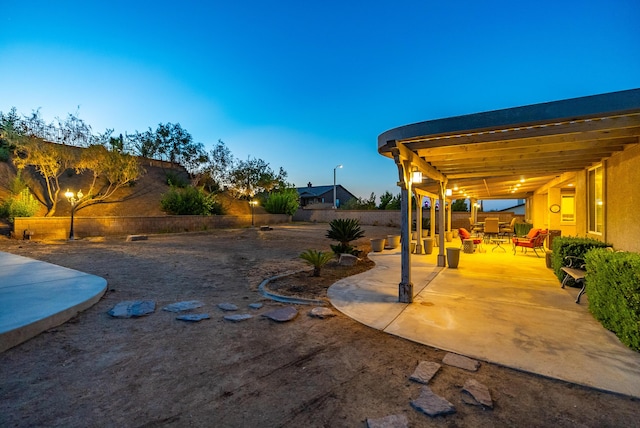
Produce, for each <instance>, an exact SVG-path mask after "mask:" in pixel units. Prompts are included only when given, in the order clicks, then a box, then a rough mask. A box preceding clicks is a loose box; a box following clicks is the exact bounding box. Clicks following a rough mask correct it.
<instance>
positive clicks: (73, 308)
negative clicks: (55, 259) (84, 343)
mask: <svg viewBox="0 0 640 428" xmlns="http://www.w3.org/2000/svg"><path fill="white" fill-rule="evenodd" d="M106 289H107V281H106V280H105V279H104V278H101V277H98V276H95V275H89V274H86V273H83V272H79V271H76V270H73V269H67V268H64V267H61V266H56V265H53V264H50V263H45V262H40V261H36V260H32V259H28V258H26V257H21V256H16V255H13V254H9V253H4V252H0V302H2V305H1V306H0V352H2V351H4V350H6V349H9V348H11V347H13V346H16V345H18V344H20V343H22V342H24V341H26V340H28V339H30V338H32V337H34V336H36V335H38V334H40V333H42V332H43V331H45V330H48V329H50V328H52V327H55V326H57V325H60V324H62V323H64V322H66V321H68V320H69V319H71V318H72V317H74V316H75V315H76V314H77V313H78V312H81V311H83V310H85V309H87V308H89V307H91V306H92V305H94V304H95V303H97V302H98V301H99V300H100V298H101V297H102V295H103V294H104V292H105V291H106Z"/></svg>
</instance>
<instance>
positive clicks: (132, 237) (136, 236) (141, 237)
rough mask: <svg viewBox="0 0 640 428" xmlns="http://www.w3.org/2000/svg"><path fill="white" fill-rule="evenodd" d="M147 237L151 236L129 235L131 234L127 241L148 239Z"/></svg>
mask: <svg viewBox="0 0 640 428" xmlns="http://www.w3.org/2000/svg"><path fill="white" fill-rule="evenodd" d="M147 239H149V237H148V236H147V235H129V236H127V239H126V241H127V242H132V241H146V240H147Z"/></svg>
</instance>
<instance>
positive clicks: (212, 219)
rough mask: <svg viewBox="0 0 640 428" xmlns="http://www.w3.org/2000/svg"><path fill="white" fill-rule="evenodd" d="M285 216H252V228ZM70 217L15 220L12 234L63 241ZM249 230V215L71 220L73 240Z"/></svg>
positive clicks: (289, 219)
mask: <svg viewBox="0 0 640 428" xmlns="http://www.w3.org/2000/svg"><path fill="white" fill-rule="evenodd" d="M290 221H291V216H288V215H285V214H255V215H254V224H255V225H256V226H261V225H267V224H268V225H271V224H278V223H289V222H290ZM70 225H71V218H70V217H16V219H15V222H14V226H13V234H14V236H15V237H16V238H20V239H21V238H22V237H23V233H24V231H25V230H30V231H31V232H33V239H67V238H68V237H69V227H70ZM249 226H251V215H239V216H231V215H220V216H158V217H75V218H74V221H73V231H74V235H75V237H76V238H85V237H91V236H118V235H137V234H147V233H176V232H195V231H202V230H209V229H224V228H236V227H249Z"/></svg>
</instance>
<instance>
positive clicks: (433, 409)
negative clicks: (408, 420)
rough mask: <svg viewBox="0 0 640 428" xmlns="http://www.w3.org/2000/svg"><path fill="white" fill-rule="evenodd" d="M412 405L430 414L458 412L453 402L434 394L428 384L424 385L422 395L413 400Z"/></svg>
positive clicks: (438, 414)
mask: <svg viewBox="0 0 640 428" xmlns="http://www.w3.org/2000/svg"><path fill="white" fill-rule="evenodd" d="M411 406H412V407H413V408H414V409H416V410H418V411H420V412H422V413H426V414H427V415H429V416H440V415H448V414H451V413H455V412H456V408H455V407H453V404H451V403H450V402H448V401H447V400H445V399H444V398H442V397H440V396H439V395H436V394H434V392H433V391H431V388H429V387H428V386H426V385H425V386H423V387H422V390H421V391H420V396H419V397H418V398H416V399H415V400H413V401H411Z"/></svg>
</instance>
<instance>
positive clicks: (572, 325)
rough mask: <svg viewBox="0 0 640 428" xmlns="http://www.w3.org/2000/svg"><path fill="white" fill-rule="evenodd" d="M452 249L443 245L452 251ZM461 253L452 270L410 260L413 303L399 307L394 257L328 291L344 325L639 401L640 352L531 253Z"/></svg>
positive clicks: (377, 256)
mask: <svg viewBox="0 0 640 428" xmlns="http://www.w3.org/2000/svg"><path fill="white" fill-rule="evenodd" d="M455 244H457V242H451V243H449V245H448V246H455ZM485 248H486V249H487V252H486V253H478V252H476V253H474V254H464V253H462V252H461V254H460V263H459V265H458V268H457V269H449V268H439V267H437V266H436V253H437V251H438V248H434V253H433V254H430V255H413V256H412V260H411V265H412V282H413V285H414V296H415V297H414V303H412V304H403V303H398V283H399V282H400V251H399V250H385V251H383V252H381V253H372V254H370V255H369V257H370V258H371V259H372V260H374V261H375V263H376V267H375V268H374V269H372V270H370V271H367V272H364V273H362V274H360V275H356V276H353V277H350V278H345V279H343V280H341V281H339V282H337V283H336V284H334V285H332V286H331V288H330V289H329V292H328V296H329V298H330V300H331V303H332V304H333V305H334V306H335V307H336V308H337V309H338V310H340V311H341V312H343V313H344V314H346V315H347V316H349V317H351V318H353V319H355V320H357V321H359V322H361V323H363V324H366V325H368V326H371V327H374V328H376V329H379V330H383V331H385V332H387V333H390V334H394V335H397V336H400V337H404V338H406V339H409V340H412V341H415V342H419V343H423V344H425V345H429V346H433V347H435V348H440V349H444V350H447V351H450V352H455V353H458V354H462V355H466V356H469V357H472V358H476V359H479V360H483V361H488V362H491V363H496V364H500V365H503V366H507V367H511V368H514V369H518V370H523V371H526V372H530V373H536V374H539V375H542V376H547V377H551V378H555V379H560V380H564V381H567V382H572V383H576V384H580V385H585V386H589V387H592V388H596V389H601V390H604V391H610V392H615V393H620V394H625V395H629V396H633V397H640V353H637V352H634V351H632V350H630V349H629V348H627V347H626V346H625V345H623V344H621V343H620V341H619V340H618V338H617V337H616V336H615V335H614V334H613V333H611V332H609V331H608V330H606V329H605V328H604V327H602V326H601V325H600V323H599V322H598V321H596V320H595V319H594V318H593V316H592V315H591V313H590V312H589V310H588V302H589V299H588V295H584V296H583V298H582V300H581V303H580V304H576V303H575V298H576V296H577V294H578V291H579V289H578V288H566V289H562V288H560V283H559V281H558V279H557V278H556V277H555V275H554V274H553V271H552V270H551V269H548V268H547V267H546V264H545V259H544V257H541V258H537V257H536V256H535V255H534V254H533V252H531V251H529V252H528V253H527V254H523V253H521V252H520V250H518V252H517V253H516V255H514V254H513V252H512V251H510V248H507V249H506V250H507V251H506V252H502V251H501V250H500V249H497V250H496V251H494V252H492V251H491V250H492V246H491V245H488V246H485Z"/></svg>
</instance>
